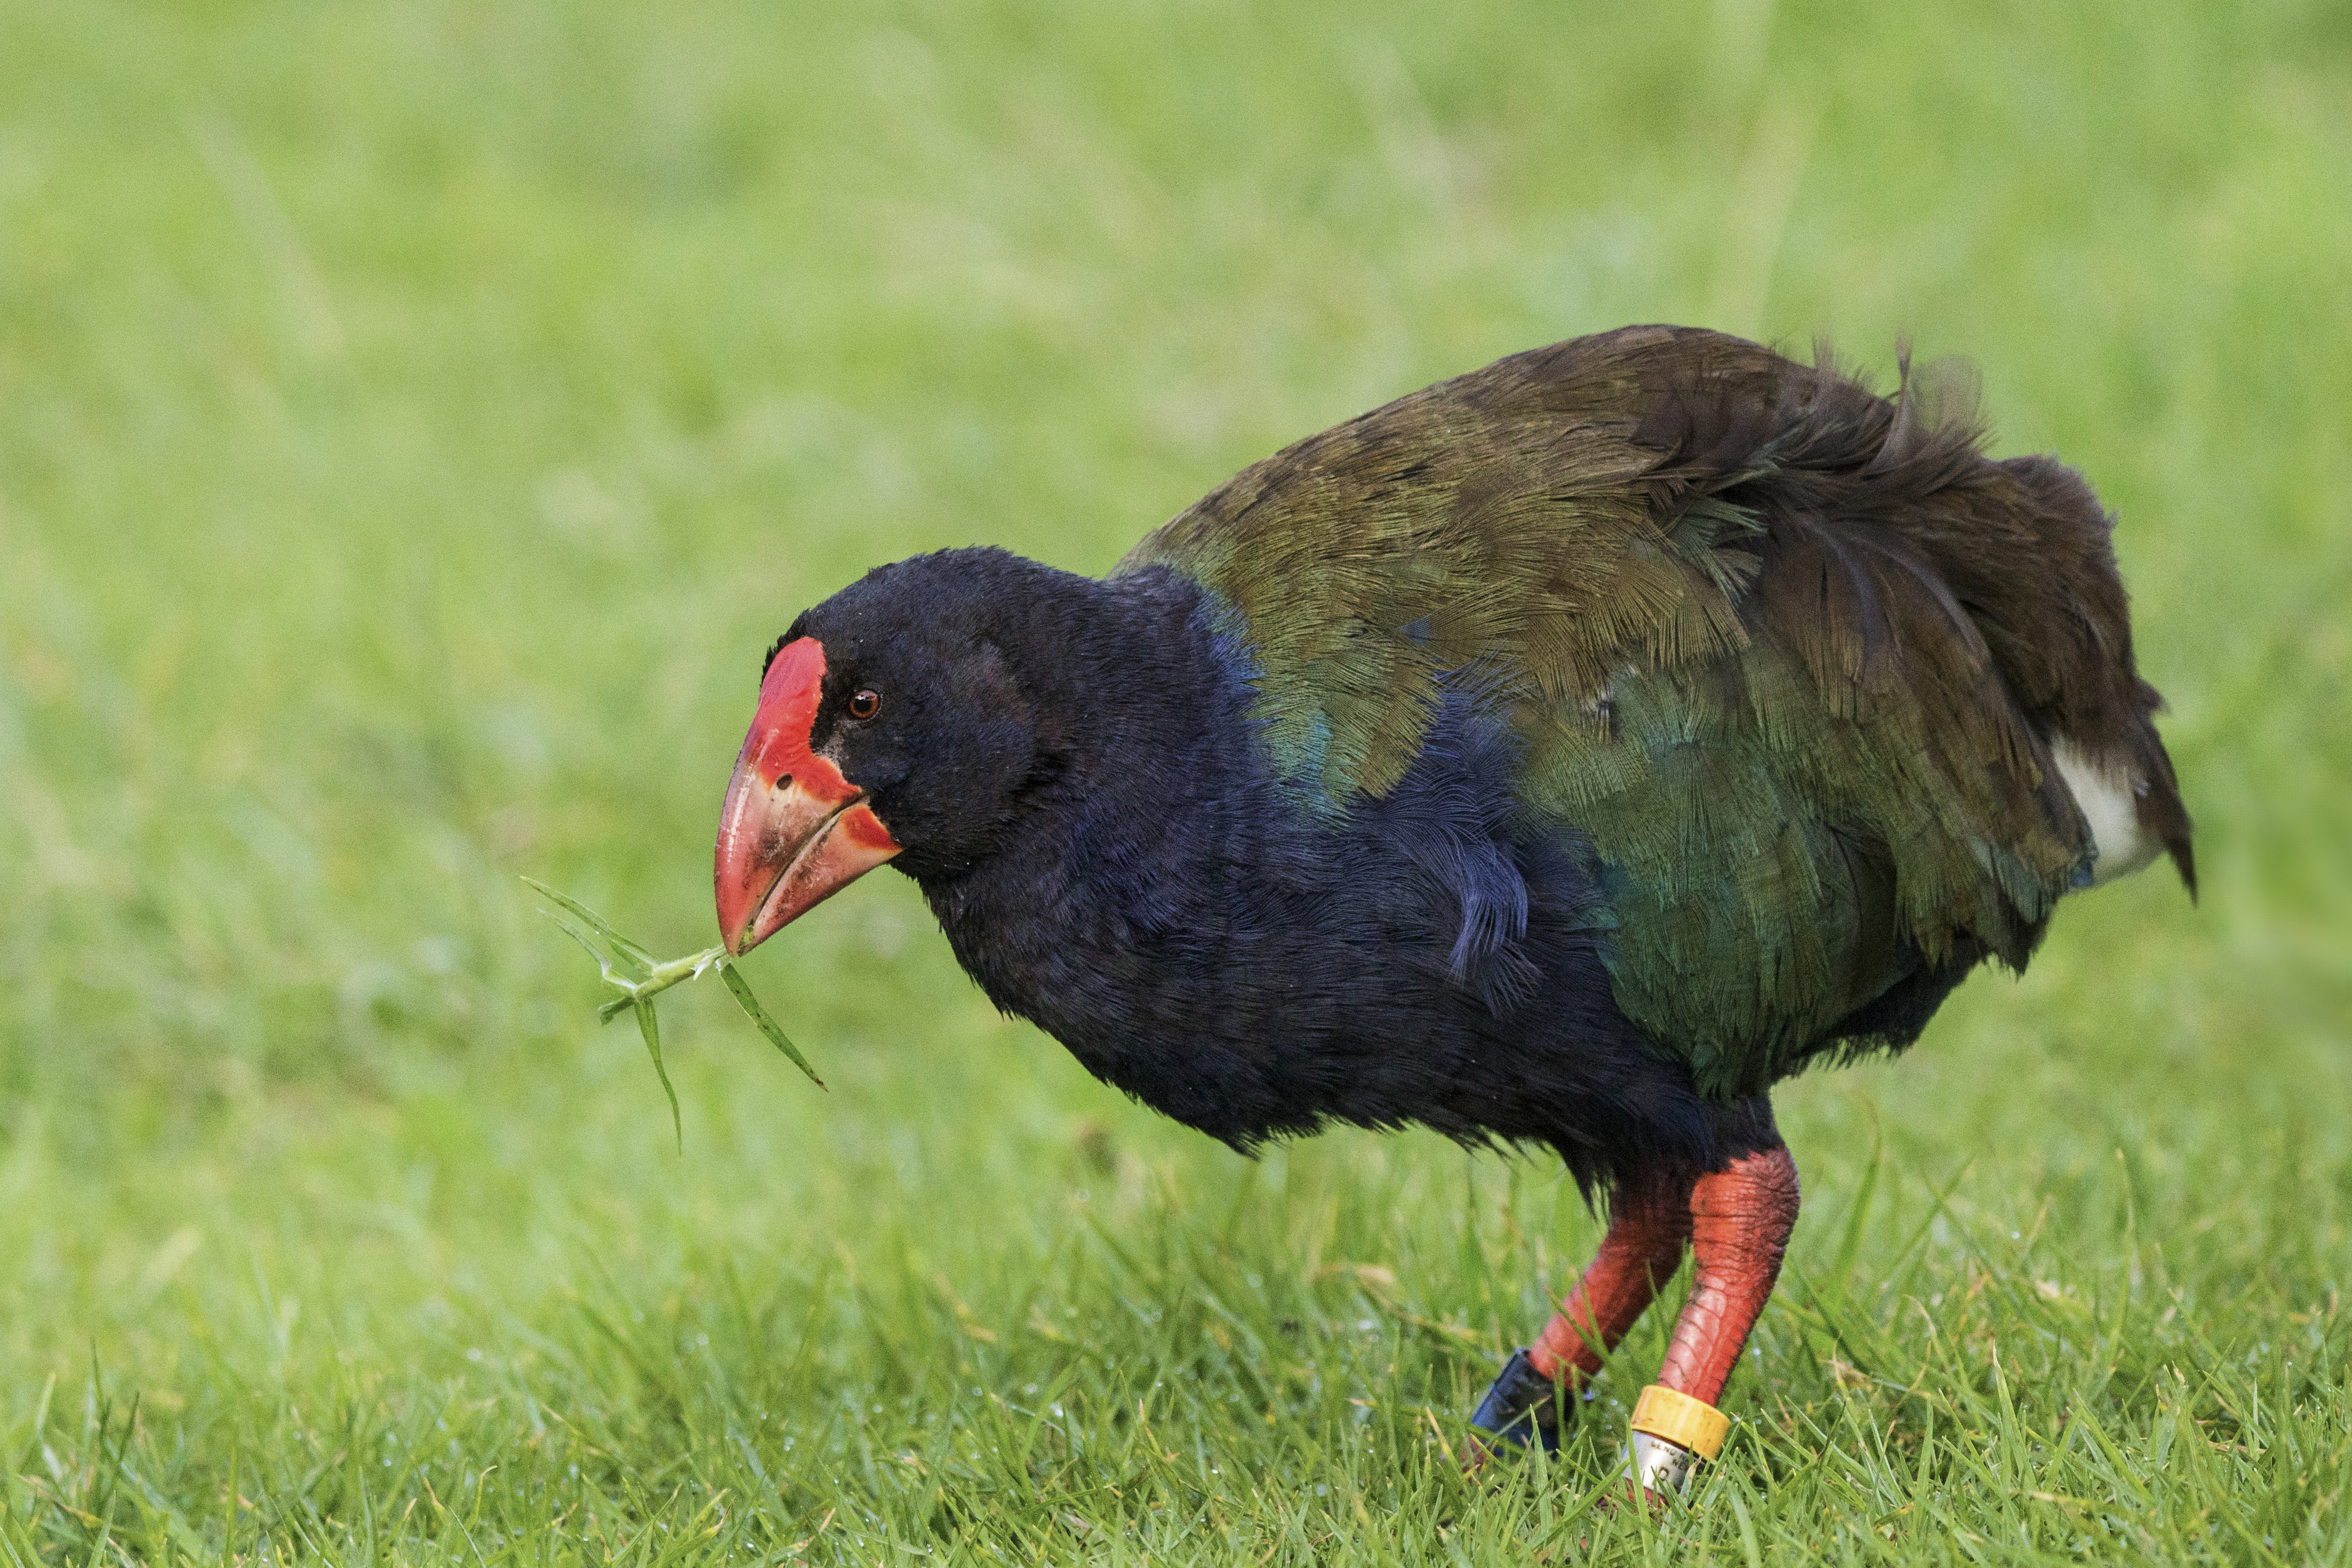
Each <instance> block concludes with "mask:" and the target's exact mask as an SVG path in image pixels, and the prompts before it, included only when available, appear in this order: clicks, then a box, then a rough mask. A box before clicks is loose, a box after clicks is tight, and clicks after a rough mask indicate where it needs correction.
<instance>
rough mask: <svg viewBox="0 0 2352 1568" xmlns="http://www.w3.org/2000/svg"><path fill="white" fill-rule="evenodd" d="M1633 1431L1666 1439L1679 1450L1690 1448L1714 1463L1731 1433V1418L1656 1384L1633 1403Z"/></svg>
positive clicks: (1704, 1403) (1713, 1407)
mask: <svg viewBox="0 0 2352 1568" xmlns="http://www.w3.org/2000/svg"><path fill="white" fill-rule="evenodd" d="M1633 1430H1635V1431H1636V1432H1647V1433H1649V1434H1650V1435H1651V1436H1652V1437H1664V1439H1665V1440H1666V1441H1667V1442H1669V1443H1672V1444H1674V1445H1675V1447H1676V1448H1688V1449H1689V1450H1690V1451H1691V1452H1692V1453H1694V1454H1696V1455H1697V1456H1698V1457H1699V1458H1702V1459H1712V1458H1715V1457H1716V1455H1717V1454H1719V1453H1721V1452H1723V1438H1724V1435H1725V1434H1726V1433H1727V1432H1729V1431H1730V1430H1731V1417H1730V1416H1727V1415H1725V1414H1724V1413H1723V1412H1722V1411H1720V1410H1718V1409H1717V1408H1716V1407H1715V1406H1712V1405H1709V1404H1707V1403H1706V1401H1705V1400H1702V1399H1694V1398H1692V1397H1691V1396H1689V1395H1687V1394H1678V1393H1676V1392H1675V1390H1673V1389H1671V1388H1669V1387H1667V1386H1666V1385H1664V1384H1663V1383H1653V1384H1652V1385H1650V1386H1648V1387H1647V1388H1644V1389H1643V1390H1642V1397H1641V1398H1639V1399H1637V1400H1635V1401H1634V1403H1633Z"/></svg>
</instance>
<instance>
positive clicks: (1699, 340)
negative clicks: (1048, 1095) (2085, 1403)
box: [1122, 328, 2190, 1095]
mask: <svg viewBox="0 0 2352 1568" xmlns="http://www.w3.org/2000/svg"><path fill="white" fill-rule="evenodd" d="M1974 417H1975V416H1974V399H1973V389H1972V388H1971V387H1970V386H1969V384H1968V382H1967V379H1966V377H1965V374H1964V372H1962V371H1958V370H1956V369H1951V368H1948V367H1942V366H1931V367H1927V369H1926V370H1924V371H1918V372H1911V371H1908V369H1907V367H1906V376H1905V379H1904V385H1903V388H1902V390H1901V392H1900V393H1899V395H1898V396H1897V397H1896V398H1895V400H1893V401H1889V400H1886V399H1883V398H1880V397H1877V396H1875V395H1874V394H1873V393H1871V392H1869V391H1868V390H1867V389H1866V388H1864V387H1863V386H1861V385H1860V384H1858V383H1856V382H1853V381H1850V380H1847V379H1845V378H1843V377H1842V376H1839V375H1837V374H1836V373H1834V372H1833V371H1831V370H1830V369H1828V368H1827V367H1826V366H1824V367H1821V368H1809V367H1803V366H1800V365H1797V364H1794V363H1791V362H1790V361H1787V360H1784V359H1781V358H1780V357H1779V356H1778V355H1775V354H1772V353H1770V352H1769V351H1768V350H1763V349H1761V348H1759V347H1757V346H1756V345H1754V344H1752V343H1748V342H1745V341H1742V340H1738V339H1734V338H1728V337H1725V336H1722V335H1720V334H1717V333H1711V332H1700V331H1692V330H1687V329H1671V328H1629V329H1625V330H1623V331H1620V332H1615V333H1611V334H1608V335H1606V336H1603V337H1600V338H1591V339H1580V340H1576V341H1573V342H1570V343H1563V344H1559V345H1557V346H1555V347H1553V348H1549V349H1543V350H1536V351H1534V352H1532V353H1528V354H1521V355H1517V356H1514V357H1513V358H1511V359H1507V360H1504V361H1499V362H1498V363H1496V364H1495V365H1492V366H1489V367H1487V368H1486V369H1485V370H1483V371H1476V372H1474V373H1473V374H1471V375H1468V376H1465V377H1462V378H1459V379H1457V380H1455V381H1452V382H1442V383H1440V384H1438V385H1436V386H1433V387H1431V388H1429V389H1427V390H1426V391H1423V392H1416V393H1414V394H1413V395H1412V396H1411V397H1407V398H1404V399H1402V400H1401V401H1399V402H1394V403H1391V404H1390V405H1388V406H1387V407H1385V408H1382V409H1379V410H1376V411H1375V412H1373V413H1369V414H1366V415H1364V416H1363V417H1361V418H1360V419H1357V420H1354V421H1351V422H1349V423H1347V424H1343V425H1340V426H1339V427H1338V428H1336V429H1334V430H1330V431H1328V432H1326V433H1324V434H1321V435H1318V436H1315V437H1313V438H1312V439H1310V440H1307V441H1306V442H1303V443H1301V444H1298V445H1297V446H1294V447H1291V448H1289V449H1288V450H1286V451H1284V452H1282V453H1279V454H1276V455H1275V456H1273V457H1270V458H1268V459H1266V460H1265V462H1263V463H1260V464H1257V465H1255V466H1253V467H1251V468H1249V469H1247V470H1245V471H1244V472H1243V473H1242V474H1240V475H1239V476H1236V477H1235V478H1234V480H1232V481H1231V482H1230V483H1229V484H1227V485H1226V486H1223V488H1221V489H1219V490H1218V491H1216V492H1215V493H1214V494H1213V495H1211V496H1209V497H1206V498H1205V499H1203V500H1202V502H1201V503H1200V504H1199V505H1197V506H1195V507H1192V509H1191V510H1189V511H1187V512H1185V513H1184V514H1183V515H1181V516H1180V517H1176V518H1175V519H1173V520H1172V521H1171V522H1170V523H1168V524H1167V525H1166V526H1165V527H1163V528H1160V529H1159V530H1158V531H1157V532H1155V533H1154V534H1152V535H1151V536H1150V538H1146V539H1145V540H1144V541H1143V542H1142V543H1141V544H1140V545H1139V546H1138V547H1137V548H1136V549H1135V551H1134V552H1133V553H1132V554H1131V555H1130V556H1129V559H1128V560H1127V562H1126V563H1124V565H1123V567H1122V570H1133V569H1136V568H1139V567H1142V566H1146V565H1150V564H1155V563H1164V564H1167V565H1171V566H1173V567H1175V568H1177V569H1178V570H1182V571H1184V572H1185V573H1187V574H1188V575H1190V576H1192V577H1193V578H1195V579H1196V580H1199V581H1200V582H1202V584H1203V585H1204V586H1206V587H1207V588H1209V589H1210V590H1212V591H1213V592H1214V593H1215V594H1216V595H1217V596H1218V598H1219V599H1220V601H1222V602H1223V605H1224V606H1225V607H1226V609H1227V610H1228V611H1229V612H1231V614H1232V615H1233V617H1234V621H1235V622H1236V627H1235V630H1236V631H1237V632H1239V633H1240V634H1241V635H1242V637H1243V638H1244V640H1245V641H1246V642H1247V643H1249V644H1250V646H1251V648H1252V650H1253V652H1254V653H1255V657H1256V659H1257V662H1258V665H1259V669H1260V679H1259V699H1258V711H1259V715H1260V716H1261V717H1262V718H1263V719H1264V720H1265V723H1266V726H1267V736H1268V740H1269V744H1270V746H1271V747H1272V748H1273V751H1274V754H1275V758H1276V765H1277V766H1278V767H1279V768H1281V770H1282V771H1283V772H1284V773H1285V774H1286V776H1287V777H1288V778H1290V779H1293V780H1294V781H1295V782H1297V784H1298V785H1300V786H1301V787H1302V789H1304V790H1305V791H1306V792H1307V795H1308V796H1309V798H1310V799H1313V800H1319V801H1321V802H1322V803H1324V804H1325V805H1326V806H1328V807H1329V808H1332V809H1342V808H1344V806H1345V804H1346V802H1347V801H1348V800H1350V799H1352V798H1353V797H1355V796H1356V795H1358V794H1359V793H1361V794H1365V795H1374V796H1377V795H1379V794H1381V793H1383V792H1385V791H1386V790H1387V789H1391V787H1393V786H1394V785H1395V783H1396V782H1397V781H1398V780H1399V779H1401V778H1402V776H1403V774H1404V772H1405V770H1406V768H1408V767H1410V765H1411V764H1412V759H1413V758H1414V756H1415V755H1416V754H1417V752H1418V751H1419V749H1420V747H1421V744H1422V740H1423V735H1424V733H1425V730H1426V728H1427V726H1428V723H1429V720H1430V718H1431V716H1432V715H1433V713H1434V712H1435V710H1436V707H1437V705H1438V703H1439V700H1440V698H1441V695H1442V684H1443V683H1444V681H1445V680H1447V679H1448V678H1449V677H1453V676H1456V675H1475V678H1476V679H1477V680H1478V681H1479V683H1480V685H1481V686H1482V687H1484V688H1485V689H1490V690H1495V691H1497V692H1499V693H1500V694H1501V695H1502V700H1504V701H1506V702H1507V703H1508V704H1509V705H1510V708H1511V712H1512V715H1513V719H1514V722H1515V725H1516V727H1517V731H1518V734H1519V736H1520V737H1521V740H1522V742H1523V744H1524V747H1525V752H1524V758H1523V765H1522V773H1521V777H1520V780H1519V792H1520V795H1521V797H1522V800H1523V803H1524V804H1525V805H1526V806H1527V807H1528V808H1529V809H1530V810H1532V811H1534V812H1535V813H1537V814H1538V817H1539V819H1541V820H1545V821H1551V822H1554V823H1556V824H1557V825H1558V826H1559V828H1560V829H1562V830H1564V831H1577V832H1580V833H1583V834H1585V835H1587V836H1589V839H1590V841H1591V849H1592V854H1593V858H1594V861H1595V862H1596V871H1597V873H1598V874H1599V876H1600V878H1601V885H1602V888H1603V890H1604V892H1605V893H1606V894H1607V895H1608V898H1609V901H1610V904H1611V907H1612V913H1613V915H1614V918H1615V922H1616V926H1617V929H1616V933H1615V936H1614V938H1613V945H1612V959H1611V967H1612V974H1613V977H1614V980H1615V986H1616V991H1617V997H1618V1002H1619V1005H1620V1007H1621V1008H1622V1009H1623V1010H1624V1011H1625V1012H1626V1014H1627V1015H1628V1016H1629V1017H1631V1018H1633V1019H1634V1020H1635V1021H1636V1022H1637V1023H1638V1024H1640V1025H1641V1026H1642V1027H1643V1029H1644V1030H1646V1031H1647V1032H1648V1033H1649V1034H1650V1035H1651V1036H1652V1037H1653V1038H1654V1040H1656V1041H1657V1042H1658V1043H1659V1045H1660V1046H1661V1048H1662V1049H1665V1050H1669V1051H1675V1052H1677V1053H1679V1054H1682V1055H1684V1056H1685V1058H1686V1059H1687V1060H1688V1061H1689V1062H1690V1063H1691V1066H1692V1068H1693V1071H1694V1072H1695V1074H1696V1077H1697V1079H1698V1081H1699V1082H1700V1084H1701V1086H1702V1087H1703V1088H1705V1089H1706V1090H1707V1091H1708V1092H1713V1093H1717V1094H1722V1095H1730V1094H1736V1093H1748V1092H1756V1091H1758V1090H1760V1089H1761V1088H1763V1087H1765V1086H1766V1085H1767V1084H1769V1082H1772V1081H1773V1080H1774V1079H1776V1078H1778V1077H1780V1076H1781V1075H1783V1074H1784V1073H1786V1072H1788V1071H1793V1070H1794V1069H1795V1068H1796V1067H1797V1066H1799V1065H1801V1063H1802V1061H1804V1060H1805V1058H1806V1057H1808V1056H1809V1055H1811V1054H1812V1053H1814V1052H1816V1051H1822V1050H1824V1049H1831V1048H1835V1049H1841V1050H1844V1051H1853V1050H1858V1049H1867V1048H1868V1047H1870V1046H1872V1045H1874V1044H1884V1043H1889V1042H1890V1040H1892V1042H1894V1043H1901V1042H1903V1041H1902V1038H1897V1037H1891V1036H1890V1035H1889V1034H1888V1031H1887V1030H1885V1028H1884V1027H1883V1026H1882V1025H1880V1024H1878V1023H1875V1022H1874V1021H1873V1012H1872V1004H1873V1003H1874V1001H1876V1000H1877V999H1878V998H1880V997H1881V996H1882V995H1883V994H1885V993H1886V992H1887V991H1888V990H1889V988H1891V987H1894V986H1895V985H1897V984H1899V983H1902V982H1904V981H1905V980H1906V978H1908V977H1912V976H1914V975H1916V974H1917V973H1919V972H1921V971H1922V970H1923V969H1924V970H1927V971H1936V970H1939V969H1942V968H1945V967H1948V966H1954V965H1958V966H1965V965H1967V964H1969V963H1973V962H1974V961H1975V960H1976V959H1977V958H1978V957H1979V956H1984V955H1987V954H1990V955H1994V956H1999V957H2000V958H2002V959H2004V960H2006V961H2007V962H2008V963H2010V964H2011V965H2015V966H2022V965H2023V963H2024V962H2025V960H2026V958H2027V956H2029V955H2030V953H2031V952H2032V947H2033V946H2034V944H2035V943H2036V942H2037V941H2038V940H2039V938H2040V936H2041V933H2042V928H2043V926H2044V925H2045V923H2046V922H2047V920H2048V918H2049V915H2050V911H2051V908H2052V906H2053V904H2054V903H2055V902H2056V900H2057V898H2058V897H2059V896H2060V895H2061V894H2063V893H2064V892H2065V891H2066V890H2067V889H2068V888H2069V887H2070V886H2071V885H2074V884H2076V883H2077V882H2078V880H2079V878H2080V876H2081V874H2082V873H2084V870H2085V868H2086V865H2087V862H2088V859H2089V856H2090V854H2091V852H2092V847H2091V841H2090V836H2089V832H2088V829H2087V827H2086V825H2085V823H2084V820H2083V817H2082V815H2081V813H2080V812H2079V811H2078V810H2076V808H2075V805H2074V800H2073V798H2072V797H2071V796H2070V795H2069V794H2068V793H2067V792H2066V790H2065V789H2064V787H2063V783H2062V782H2061V780H2060V779H2059V776H2058V773H2057V770H2056V768H2054V766H2053V763H2052V760H2051V756H2050V751H2049V742H2050V739H2051V737H2054V736H2061V735H2063V736H2065V737H2069V738H2070V739H2071V740H2072V741H2073V742H2074V744H2075V745H2076V746H2077V747H2083V748H2084V749H2085V750H2087V751H2089V752H2091V753H2093V754H2095V755H2098V756H2101V757H2111V758H2117V759H2119V760H2120V761H2124V762H2128V763H2130V764H2131V765H2132V766H2133V767H2135V768H2137V772H2138V775H2139V776H2140V777H2143V778H2145V779H2147V782H2148V787H2147V789H2146V790H2145V791H2144V793H2143V795H2142V798H2141V800H2140V802H2139V804H2140V816H2141V821H2142V825H2143V827H2144V828H2145V829H2147V831H2149V832H2150V833H2151V835H2152V836H2153V837H2154V838H2155V839H2157V840H2158V841H2161V842H2163V843H2164V844H2165V845H2166V846H2167V847H2168V848H2169V849H2170V850H2171V851H2172V852H2173V854H2174V857H2175V859H2176V861H2177V862H2179V866H2180V869H2181V872H2182V874H2183V876H2184V877H2187V876H2189V874H2190V869H2189V859H2188V853H2189V850H2188V828H2189V824H2188V819H2187V816H2186V814H2185V813H2184V812H2183V811H2182V810H2181V809H2180V804H2179V794H2178V790H2177V789H2176V788H2175V787H2174V785H2173V780H2172V775H2171V770H2170V767H2169V765H2168V763H2167V762H2166V761H2165V760H2164V757H2163V750H2162V747H2161V746H2160V745H2159V744H2158V742H2157V739H2156V736H2155V731H2154V728H2153V727H2152V726H2151V724H2150V723H2149V715H2150V713H2151V712H2152V711H2153V710H2154V708H2155V706H2156V703H2157V698H2156V694H2155V692H2154V691H2153V690H2151V689H2150V688H2148V687H2147V685H2145V684H2144V683H2142V682H2141V681H2140V680H2139V679H2138V677H2137V673H2136V671H2135V670H2134V668H2133V664H2132V657H2131V640H2130V631H2129V624H2128V619H2127V613H2126V601H2125V599H2124V594H2123V589H2122V586H2121V583H2120V581H2119V580H2118V579H2117V577H2116V569H2115V562H2114V558H2113V555H2112V553H2111V551H2110V549H2109V546H2108V531H2109V520H2108V519H2107V518H2106V517H2105V515H2104V514H2103V513H2102V512H2101V511H2100V509H2099V507H2098V505H2097V502H2096V500H2095V498H2094V497H2092V495H2091V493H2090V491H2089V489H2088V488H2087V486H2084V485H2083V483H2082V481H2081V480H2080V479H2079V478H2077V477H2075V476H2074V475H2073V474H2072V473H2071V472H2069V471H2068V470H2066V469H2064V468H2063V467H2062V466H2061V465H2058V464H2056V463H2055V462H2053V461H2051V460H2048V459H2041V458H2028V459H2017V460H2012V461H2010V462H2007V463H1994V462H1991V461H1990V460H1988V459H1986V458H1985V457H1984V456H1982V455H1981V454H1980V452H1979V438H1980V432H1979V429H1978V427H1977V426H1976V424H1975V423H1974ZM1914 1027H1915V1029H1916V1026H1914Z"/></svg>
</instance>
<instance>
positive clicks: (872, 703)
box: [849, 691, 882, 718]
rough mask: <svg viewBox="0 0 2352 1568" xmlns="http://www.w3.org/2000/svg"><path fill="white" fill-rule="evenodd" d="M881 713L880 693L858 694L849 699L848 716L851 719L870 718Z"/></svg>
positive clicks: (867, 692)
mask: <svg viewBox="0 0 2352 1568" xmlns="http://www.w3.org/2000/svg"><path fill="white" fill-rule="evenodd" d="M881 711H882V694H881V693H880V692H876V691H863V692H858V693H856V695H853V696H851V697H850V699H849V716H850V717H852V718H872V717H873V716H875V715H876V714H877V713H880V712H881Z"/></svg>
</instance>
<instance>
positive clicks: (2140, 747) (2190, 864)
mask: <svg viewBox="0 0 2352 1568" xmlns="http://www.w3.org/2000/svg"><path fill="white" fill-rule="evenodd" d="M2139 696H2140V699H2141V701H2142V702H2144V703H2145V704H2146V705H2147V706H2146V707H2145V708H2144V709H2143V710H2142V712H2141V714H2140V716H2139V718H2138V719H2137V722H2135V723H2134V724H2133V726H2132V737H2131V740H2132V761H2133V762H2134V763H2135V764H2136V767H2135V768H2134V773H2135V775H2136V778H2135V781H2134V785H2133V792H2132V794H2133V798H2132V812H2133V815H2134V817H2135V818H2136V819H2137V821H2138V823H2139V831H2141V832H2143V833H2145V834H2147V836H2148V837H2149V838H2150V839H2152V840H2154V841H2156V842H2158V843H2159V844H2162V845H2163V846H2164V852H2165V853H2166V854H2168V855H2170V856H2171V857H2172V865H2173V869H2174V870H2176V871H2178V872H2179V873H2180V885H2181V886H2183V887H2185V888H2187V889H2188V890H2189V901H2190V902H2191V903H2194V902H2196V898H2197V852H2196V849H2195V848H2194V846H2192V845H2191V844H2190V843H2189V808H2188V807H2187V806H2185V805H2183V804H2182V803H2181V800H2180V783H2179V780H2178V779H2175V778H2174V777H2173V775H2172V758H2171V757H2170V755H2168V753H2167V752H2166V751H2165V749H2164V742H2162V741H2161V740H2158V738H2157V737H2156V726H2155V725H2154V724H2153V723H2152V722H2150V716H2151V715H2153V714H2155V713H2156V712H2157V711H2158V709H2160V708H2161V707H2162V706H2164V699H2163V698H2162V697H2160V696H2158V695H2157V692H2156V688H2155V687H2154V686H2151V685H2148V684H2147V682H2146V681H2142V682H2140V683H2139Z"/></svg>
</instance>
